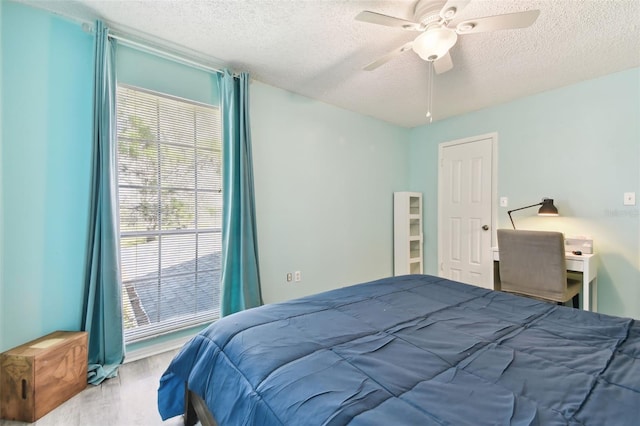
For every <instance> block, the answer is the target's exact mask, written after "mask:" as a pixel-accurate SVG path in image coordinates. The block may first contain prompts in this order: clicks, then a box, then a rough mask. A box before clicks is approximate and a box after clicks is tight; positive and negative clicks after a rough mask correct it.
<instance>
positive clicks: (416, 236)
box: [393, 192, 423, 275]
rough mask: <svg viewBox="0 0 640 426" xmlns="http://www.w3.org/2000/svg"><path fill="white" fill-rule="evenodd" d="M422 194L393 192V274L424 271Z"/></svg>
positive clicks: (420, 272)
mask: <svg viewBox="0 0 640 426" xmlns="http://www.w3.org/2000/svg"><path fill="white" fill-rule="evenodd" d="M422 258H423V256H422V194H421V193H420V192H394V193H393V274H394V275H408V274H422V273H423V259H422Z"/></svg>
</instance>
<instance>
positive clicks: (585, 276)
mask: <svg viewBox="0 0 640 426" xmlns="http://www.w3.org/2000/svg"><path fill="white" fill-rule="evenodd" d="M492 250H493V261H494V262H499V261H500V252H499V251H498V247H492ZM565 258H566V259H567V271H572V272H582V309H584V310H585V311H593V312H597V311H598V255H597V254H582V255H576V254H573V253H571V252H567V253H566V254H565ZM494 285H495V278H494ZM592 296H593V297H592Z"/></svg>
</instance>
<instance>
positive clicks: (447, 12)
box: [440, 0, 471, 21]
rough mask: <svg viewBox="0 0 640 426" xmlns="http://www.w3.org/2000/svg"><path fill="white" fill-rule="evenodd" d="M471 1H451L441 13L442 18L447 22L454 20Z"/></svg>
mask: <svg viewBox="0 0 640 426" xmlns="http://www.w3.org/2000/svg"><path fill="white" fill-rule="evenodd" d="M470 1H471V0H449V1H448V2H447V3H446V4H445V5H444V7H443V8H442V10H441V11H440V17H441V18H442V19H444V20H445V21H450V20H452V19H453V18H454V17H455V16H456V15H457V14H458V13H460V11H461V10H462V9H464V8H465V6H466V5H468V4H469V2H470Z"/></svg>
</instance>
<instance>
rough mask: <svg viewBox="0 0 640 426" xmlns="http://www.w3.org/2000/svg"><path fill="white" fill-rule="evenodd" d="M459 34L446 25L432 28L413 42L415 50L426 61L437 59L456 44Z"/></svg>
mask: <svg viewBox="0 0 640 426" xmlns="http://www.w3.org/2000/svg"><path fill="white" fill-rule="evenodd" d="M457 40H458V34H456V32H455V31H453V30H450V29H449V28H446V27H437V28H430V29H428V30H427V31H425V32H424V33H422V34H420V35H419V36H418V38H416V39H415V41H414V42H413V51H414V52H416V53H417V54H418V56H420V57H421V58H422V59H424V60H425V61H436V60H438V59H440V58H441V57H443V56H444V55H446V54H447V52H448V51H449V49H451V48H452V47H453V45H454V44H456V41H457Z"/></svg>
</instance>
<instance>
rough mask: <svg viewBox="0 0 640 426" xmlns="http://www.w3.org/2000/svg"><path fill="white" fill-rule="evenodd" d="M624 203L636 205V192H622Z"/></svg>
mask: <svg viewBox="0 0 640 426" xmlns="http://www.w3.org/2000/svg"><path fill="white" fill-rule="evenodd" d="M624 205H625V206H635V205H636V193H635V192H625V193H624Z"/></svg>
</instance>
